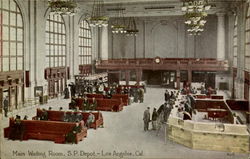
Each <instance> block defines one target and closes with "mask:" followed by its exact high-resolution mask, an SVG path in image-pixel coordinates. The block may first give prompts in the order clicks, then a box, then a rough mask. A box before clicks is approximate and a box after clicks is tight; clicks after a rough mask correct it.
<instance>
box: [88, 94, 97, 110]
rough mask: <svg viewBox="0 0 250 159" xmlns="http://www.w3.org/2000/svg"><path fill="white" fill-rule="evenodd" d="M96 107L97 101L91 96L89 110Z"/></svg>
mask: <svg viewBox="0 0 250 159" xmlns="http://www.w3.org/2000/svg"><path fill="white" fill-rule="evenodd" d="M96 107H97V101H96V99H95V98H94V97H93V98H92V103H91V104H90V108H89V110H95V109H96Z"/></svg>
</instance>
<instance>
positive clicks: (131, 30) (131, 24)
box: [126, 17, 139, 36]
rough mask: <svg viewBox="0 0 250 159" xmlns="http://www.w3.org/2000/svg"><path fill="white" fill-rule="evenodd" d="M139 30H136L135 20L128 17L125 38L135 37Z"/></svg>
mask: <svg viewBox="0 0 250 159" xmlns="http://www.w3.org/2000/svg"><path fill="white" fill-rule="evenodd" d="M138 32H139V30H138V29H137V28H136V23H135V18H134V17H130V18H129V21H128V27H127V32H126V35H127V36H136V35H137V33H138Z"/></svg>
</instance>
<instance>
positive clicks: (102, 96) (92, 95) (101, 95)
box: [87, 94, 104, 99]
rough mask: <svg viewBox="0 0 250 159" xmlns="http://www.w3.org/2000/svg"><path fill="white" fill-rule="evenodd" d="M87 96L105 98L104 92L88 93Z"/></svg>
mask: <svg viewBox="0 0 250 159" xmlns="http://www.w3.org/2000/svg"><path fill="white" fill-rule="evenodd" d="M87 98H98V99H103V98H104V95H103V94H87Z"/></svg>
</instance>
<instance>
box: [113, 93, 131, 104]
mask: <svg viewBox="0 0 250 159" xmlns="http://www.w3.org/2000/svg"><path fill="white" fill-rule="evenodd" d="M111 99H122V102H123V104H124V105H126V106H127V105H128V101H129V98H128V94H113V95H112V98H111Z"/></svg>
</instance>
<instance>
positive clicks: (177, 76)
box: [176, 70, 181, 89]
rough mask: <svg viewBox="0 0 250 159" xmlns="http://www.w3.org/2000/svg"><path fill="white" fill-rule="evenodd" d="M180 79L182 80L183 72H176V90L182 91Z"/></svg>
mask: <svg viewBox="0 0 250 159" xmlns="http://www.w3.org/2000/svg"><path fill="white" fill-rule="evenodd" d="M180 78H181V71H180V70H177V71H176V85H177V86H176V88H177V89H180V86H181V84H180Z"/></svg>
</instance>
